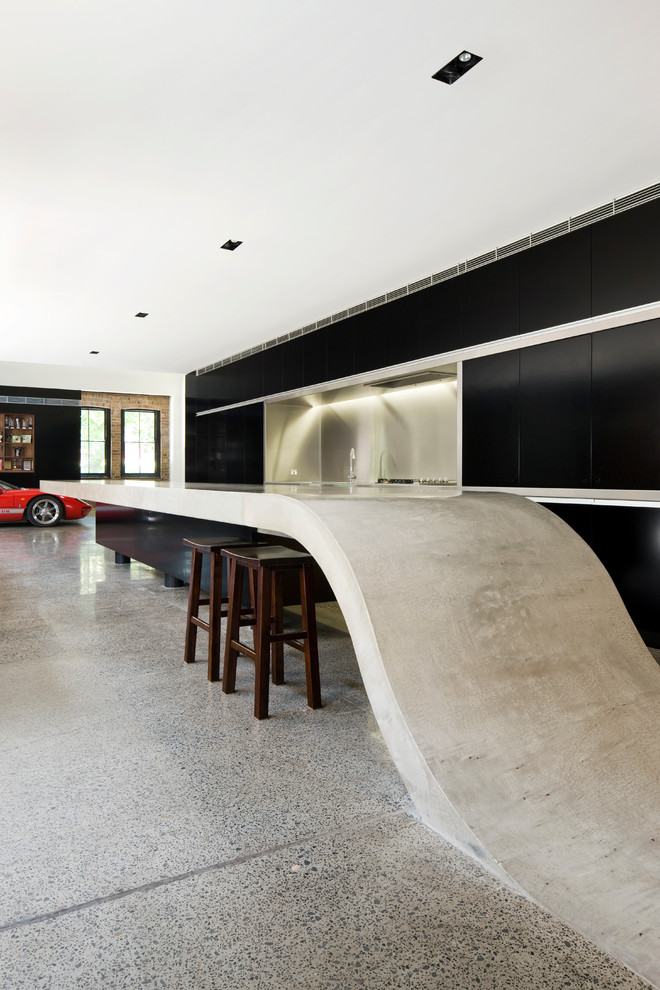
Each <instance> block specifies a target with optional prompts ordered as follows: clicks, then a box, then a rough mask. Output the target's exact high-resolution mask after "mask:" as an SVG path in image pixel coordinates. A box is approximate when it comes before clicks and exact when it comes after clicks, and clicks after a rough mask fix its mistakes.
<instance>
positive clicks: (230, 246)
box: [222, 241, 243, 251]
mask: <svg viewBox="0 0 660 990" xmlns="http://www.w3.org/2000/svg"><path fill="white" fill-rule="evenodd" d="M242 243H243V241H225V243H224V244H223V245H222V250H223V251H235V250H236V248H237V247H240V245H241V244H242Z"/></svg>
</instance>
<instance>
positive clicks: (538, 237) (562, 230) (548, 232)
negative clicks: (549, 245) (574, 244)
mask: <svg viewBox="0 0 660 990" xmlns="http://www.w3.org/2000/svg"><path fill="white" fill-rule="evenodd" d="M569 230H570V224H569V222H568V220H562V222H561V223H556V224H555V225H554V227H546V228H545V230H539V231H538V233H536V234H532V236H531V242H532V247H534V245H535V244H544V243H545V241H551V240H553V238H555V237H561V235H562V234H567V233H568V232H569Z"/></svg>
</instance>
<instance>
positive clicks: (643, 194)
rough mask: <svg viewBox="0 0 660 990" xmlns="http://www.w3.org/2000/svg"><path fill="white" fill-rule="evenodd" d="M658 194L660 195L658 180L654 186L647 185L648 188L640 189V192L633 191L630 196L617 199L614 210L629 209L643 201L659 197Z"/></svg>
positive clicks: (618, 211)
mask: <svg viewBox="0 0 660 990" xmlns="http://www.w3.org/2000/svg"><path fill="white" fill-rule="evenodd" d="M658 196H660V182H656V184H655V185H654V186H647V187H646V189H640V190H639V192H635V193H631V194H630V195H629V196H622V197H621V199H615V200H614V212H615V213H620V212H621V211H622V210H629V209H630V208H631V207H633V206H641V204H642V203H648V202H650V201H651V200H652V199H657V198H658Z"/></svg>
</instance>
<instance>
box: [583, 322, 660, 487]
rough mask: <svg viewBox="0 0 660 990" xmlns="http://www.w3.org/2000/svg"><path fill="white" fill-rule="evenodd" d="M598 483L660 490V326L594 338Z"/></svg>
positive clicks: (634, 327)
mask: <svg viewBox="0 0 660 990" xmlns="http://www.w3.org/2000/svg"><path fill="white" fill-rule="evenodd" d="M593 483H594V487H596V488H621V489H626V488H633V489H660V320H649V321H648V322H646V323H636V324H633V325H630V326H625V327H616V328H614V329H612V330H602V331H601V332H600V333H595V334H593Z"/></svg>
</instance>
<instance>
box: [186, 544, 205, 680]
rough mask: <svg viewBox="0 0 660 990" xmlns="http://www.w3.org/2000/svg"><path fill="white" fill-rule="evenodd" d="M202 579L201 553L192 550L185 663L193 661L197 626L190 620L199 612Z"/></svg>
mask: <svg viewBox="0 0 660 990" xmlns="http://www.w3.org/2000/svg"><path fill="white" fill-rule="evenodd" d="M201 579H202V554H201V553H200V552H199V550H193V552H192V558H191V561H190V590H189V591H188V619H187V621H186V645H185V649H184V653H183V659H184V660H185V662H186V663H194V662H195V647H196V646H197V626H196V625H195V624H194V622H193V621H192V620H193V618H195V619H196V618H197V616H198V614H199V590H200V586H201Z"/></svg>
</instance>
